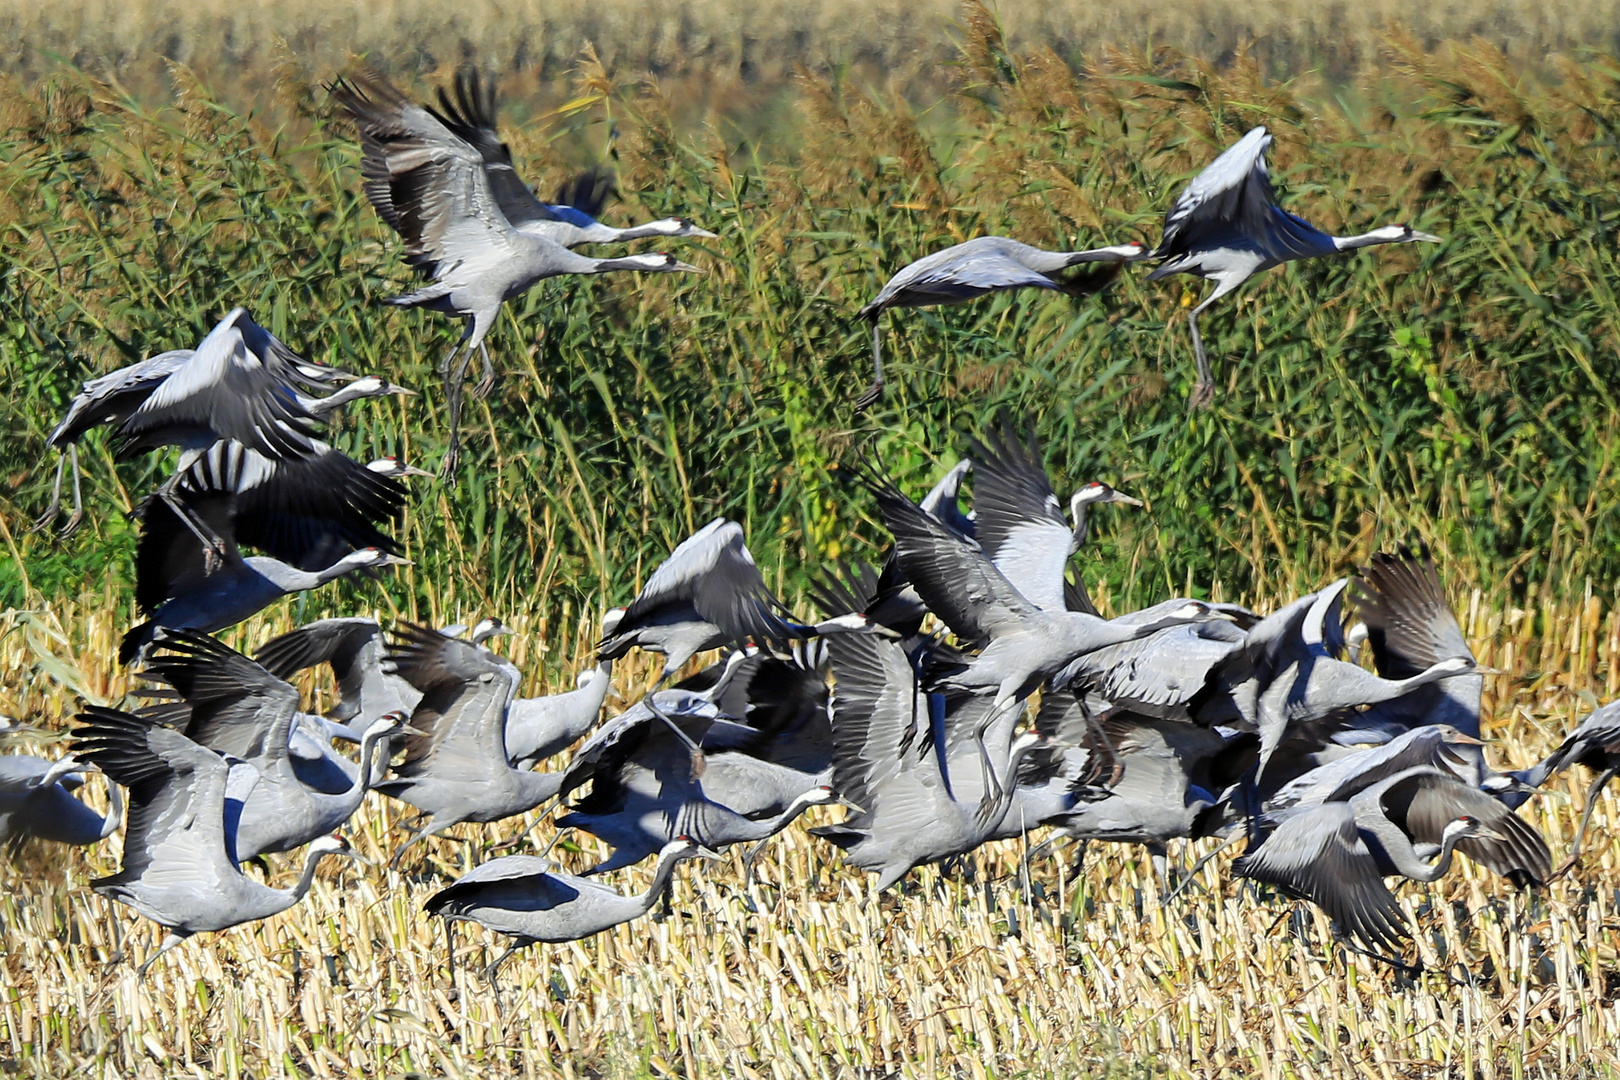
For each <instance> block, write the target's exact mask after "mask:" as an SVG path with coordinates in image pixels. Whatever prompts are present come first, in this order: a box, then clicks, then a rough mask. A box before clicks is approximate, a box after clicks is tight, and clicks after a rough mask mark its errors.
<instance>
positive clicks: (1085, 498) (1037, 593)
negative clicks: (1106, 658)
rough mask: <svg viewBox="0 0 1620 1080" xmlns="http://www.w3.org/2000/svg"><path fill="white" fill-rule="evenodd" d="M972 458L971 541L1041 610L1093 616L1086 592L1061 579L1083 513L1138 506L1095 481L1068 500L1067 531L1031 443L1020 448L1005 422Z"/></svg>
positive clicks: (1084, 529) (1081, 540)
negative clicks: (1106, 507) (1108, 505)
mask: <svg viewBox="0 0 1620 1080" xmlns="http://www.w3.org/2000/svg"><path fill="white" fill-rule="evenodd" d="M971 453H972V455H973V460H974V461H976V462H977V468H976V469H975V472H974V477H975V479H974V484H973V514H974V529H975V531H974V536H975V538H976V539H977V540H978V541H979V544H980V546H981V547H983V548H984V553H985V554H986V555H987V556H989V558H990V561H991V562H992V563H994V564H995V566H996V569H997V570H1000V571H1001V573H1002V576H1004V577H1005V578H1006V579H1007V580H1008V581H1009V582H1011V583H1012V586H1013V588H1015V589H1017V590H1018V591H1019V592H1020V593H1022V594H1023V596H1024V598H1025V599H1026V600H1028V601H1029V602H1030V603H1032V604H1034V605H1035V606H1036V607H1038V608H1041V609H1043V610H1046V611H1063V610H1072V611H1083V612H1085V613H1086V614H1088V615H1095V614H1096V613H1097V609H1096V608H1095V607H1094V606H1093V605H1092V603H1091V598H1090V596H1088V595H1087V594H1086V591H1085V586H1084V585H1083V584H1081V583H1079V582H1078V581H1077V582H1076V583H1075V584H1073V585H1071V584H1070V583H1069V581H1068V580H1067V579H1066V578H1065V577H1064V571H1065V569H1066V568H1067V567H1068V564H1069V558H1070V557H1071V556H1072V555H1073V554H1074V553H1075V552H1077V551H1079V550H1080V548H1081V547H1082V546H1083V545H1084V544H1085V542H1086V537H1087V536H1088V535H1090V531H1091V523H1090V519H1089V518H1088V516H1087V509H1088V508H1089V507H1091V506H1093V505H1100V504H1103V503H1123V504H1125V505H1126V506H1141V505H1142V501H1141V500H1140V499H1134V498H1132V497H1131V496H1129V495H1127V494H1125V493H1124V492H1122V491H1116V490H1114V489H1113V488H1111V487H1109V486H1108V485H1107V484H1104V483H1102V482H1100V481H1095V480H1094V481H1092V482H1090V483H1087V484H1083V485H1081V487H1080V488H1079V489H1078V490H1076V491H1075V492H1074V494H1073V495H1071V496H1070V498H1069V516H1070V518H1072V519H1073V524H1072V525H1071V524H1070V523H1069V522H1068V521H1065V520H1064V519H1063V511H1062V509H1061V508H1060V507H1059V505H1058V500H1057V495H1056V493H1054V492H1053V490H1052V482H1051V480H1050V478H1048V476H1047V475H1046V467H1045V466H1044V465H1043V464H1042V462H1041V452H1040V444H1039V443H1038V442H1036V441H1035V440H1034V439H1033V438H1031V439H1030V440H1029V442H1028V443H1025V442H1023V441H1021V440H1020V439H1019V438H1018V437H1017V436H1016V435H1015V434H1014V433H1013V431H1012V428H1011V425H1010V424H1008V423H1007V422H1006V421H1005V419H1004V420H1003V421H1002V423H1001V424H1000V425H999V426H998V427H996V428H992V429H990V430H989V431H987V432H986V433H985V441H984V442H981V443H979V444H977V445H975V446H974V448H973V450H972V451H971Z"/></svg>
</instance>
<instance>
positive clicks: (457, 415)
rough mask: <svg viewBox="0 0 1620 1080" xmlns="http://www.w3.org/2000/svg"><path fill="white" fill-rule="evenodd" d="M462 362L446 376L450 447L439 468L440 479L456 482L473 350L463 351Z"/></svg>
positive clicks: (458, 347) (446, 450)
mask: <svg viewBox="0 0 1620 1080" xmlns="http://www.w3.org/2000/svg"><path fill="white" fill-rule="evenodd" d="M457 350H458V351H460V352H461V362H460V363H459V364H457V365H456V366H455V369H454V370H453V371H451V372H449V373H448V374H447V375H446V376H445V385H446V392H445V399H446V402H447V403H448V405H449V412H450V445H449V446H448V447H446V448H445V451H444V462H443V464H441V465H440V466H439V478H440V479H442V480H448V481H450V482H451V483H454V482H455V473H456V466H457V464H459V463H460V461H461V392H462V385H463V384H464V383H465V382H466V381H467V368H468V367H470V366H471V365H472V350H471V349H462V348H461V347H460V346H459V345H458V346H457Z"/></svg>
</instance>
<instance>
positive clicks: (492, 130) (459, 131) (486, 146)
mask: <svg viewBox="0 0 1620 1080" xmlns="http://www.w3.org/2000/svg"><path fill="white" fill-rule="evenodd" d="M438 96H439V107H438V108H437V109H433V108H429V109H427V110H426V111H427V112H428V113H429V114H431V115H432V116H433V117H434V118H436V119H437V120H438V121H439V122H440V123H442V124H443V125H444V126H445V128H446V129H447V130H448V131H449V132H450V133H451V134H453V135H455V136H456V137H457V138H459V139H461V140H463V141H464V142H466V143H467V144H468V145H469V146H472V147H473V148H475V149H476V150H477V151H478V153H479V154H480V156H481V157H482V158H483V163H484V176H485V178H486V179H487V180H488V182H489V190H490V194H491V195H492V196H493V197H494V199H495V203H496V205H498V206H499V207H500V208H501V213H502V214H504V215H505V216H506V220H507V221H508V222H510V223H511V225H512V227H513V228H514V229H521V228H523V226H524V225H525V224H527V223H529V222H531V221H556V220H558V218H557V214H556V212H555V211H553V210H552V208H551V207H549V206H547V205H546V204H545V203H543V202H541V201H540V200H539V199H537V198H535V195H534V192H533V191H531V190H530V189H529V185H527V184H525V183H524V182H523V178H522V177H521V176H519V175H518V174H517V169H516V168H515V167H514V166H513V164H512V150H511V148H510V147H508V146H507V145H506V144H505V143H504V142H502V141H501V139H500V135H499V134H498V133H497V128H496V126H495V82H494V80H493V79H491V80H489V81H487V82H486V81H484V80H483V79H481V78H480V77H479V74H478V71H477V70H476V69H474V68H462V69H461V70H460V71H458V72H456V81H455V96H454V98H452V97H451V96H450V95H449V94H446V93H445V91H444V88H443V87H440V88H439V94H438Z"/></svg>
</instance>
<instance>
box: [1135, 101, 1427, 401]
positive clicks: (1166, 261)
mask: <svg viewBox="0 0 1620 1080" xmlns="http://www.w3.org/2000/svg"><path fill="white" fill-rule="evenodd" d="M1270 145H1271V136H1270V135H1269V134H1268V133H1267V132H1266V129H1265V128H1264V127H1255V128H1251V129H1250V130H1249V133H1248V134H1247V135H1245V136H1243V138H1241V139H1239V140H1238V141H1237V142H1236V143H1234V144H1233V145H1232V146H1231V147H1229V148H1228V149H1227V150H1226V151H1225V152H1224V153H1222V154H1221V155H1220V156H1219V157H1217V158H1216V159H1215V160H1214V161H1212V162H1210V163H1209V165H1208V166H1207V167H1206V168H1205V169H1204V171H1203V172H1201V173H1199V174H1198V175H1197V176H1195V177H1193V179H1192V182H1191V183H1189V184H1188V185H1187V187H1186V188H1185V189H1184V190H1183V191H1182V192H1181V194H1180V195H1178V196H1177V197H1176V201H1175V202H1174V203H1172V204H1171V206H1170V209H1169V210H1168V211H1167V212H1166V213H1165V215H1164V231H1163V233H1162V235H1161V236H1160V238H1159V246H1158V247H1156V248H1154V249H1153V251H1151V252H1149V253H1148V254H1147V255H1145V256H1143V258H1146V259H1154V260H1158V261H1159V266H1158V267H1157V268H1155V269H1154V271H1153V272H1152V273H1151V274H1149V275H1148V280H1149V281H1158V280H1160V279H1161V278H1166V277H1169V276H1170V275H1172V274H1196V275H1197V276H1199V277H1202V278H1208V279H1209V280H1211V281H1213V282H1215V289H1214V291H1213V292H1211V293H1210V294H1209V295H1208V296H1206V297H1205V298H1204V300H1203V302H1202V303H1200V304H1199V305H1198V306H1196V307H1194V308H1193V309H1192V311H1190V312H1188V314H1187V326H1188V328H1189V329H1190V330H1191V331H1192V340H1193V353H1194V355H1195V357H1196V358H1197V361H1198V383H1197V385H1196V386H1195V387H1194V388H1193V393H1192V400H1191V406H1192V407H1193V408H1206V407H1207V406H1208V405H1209V404H1210V402H1211V401H1213V400H1214V397H1215V380H1214V377H1213V376H1212V375H1211V374H1210V370H1209V359H1208V358H1207V357H1206V356H1205V355H1204V341H1203V338H1202V337H1200V336H1199V333H1198V316H1199V315H1202V314H1203V313H1204V310H1205V309H1206V308H1208V307H1209V306H1210V305H1211V304H1213V303H1214V302H1215V301H1217V300H1219V299H1220V298H1221V297H1223V296H1225V295H1226V294H1227V293H1229V292H1231V291H1232V290H1234V289H1236V288H1237V287H1238V286H1239V285H1242V284H1243V283H1244V282H1245V281H1248V280H1249V279H1250V278H1251V277H1253V276H1254V275H1256V274H1258V273H1260V272H1261V271H1264V270H1269V269H1271V268H1272V267H1273V266H1280V265H1282V264H1283V263H1286V262H1293V261H1294V260H1296V259H1311V258H1316V257H1318V256H1323V255H1338V254H1341V253H1344V252H1349V251H1355V250H1357V249H1358V248H1364V247H1371V246H1373V245H1374V244H1411V243H1416V242H1418V241H1423V242H1426V243H1431V244H1438V243H1440V237H1438V236H1433V235H1431V234H1429V233H1426V232H1418V231H1417V230H1416V229H1414V228H1412V227H1411V226H1409V225H1384V226H1381V227H1380V228H1377V229H1374V230H1372V231H1371V232H1366V233H1362V234H1360V235H1359V236H1330V235H1329V234H1327V233H1325V232H1322V231H1321V230H1320V229H1318V228H1316V227H1315V226H1314V225H1311V224H1310V223H1309V222H1306V221H1304V220H1303V219H1301V218H1299V217H1296V216H1295V215H1293V214H1290V213H1289V212H1288V211H1286V210H1284V209H1283V208H1282V207H1280V206H1278V205H1277V198H1276V193H1275V192H1274V191H1273V190H1272V187H1271V174H1270V172H1269V171H1267V169H1266V147H1268V146H1270Z"/></svg>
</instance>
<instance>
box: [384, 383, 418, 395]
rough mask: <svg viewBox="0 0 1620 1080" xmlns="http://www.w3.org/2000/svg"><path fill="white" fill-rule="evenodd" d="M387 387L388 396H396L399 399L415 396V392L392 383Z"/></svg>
mask: <svg viewBox="0 0 1620 1080" xmlns="http://www.w3.org/2000/svg"><path fill="white" fill-rule="evenodd" d="M388 385H389V390H388V392H389V393H390V394H398V395H399V396H400V397H415V396H416V391H415V390H412V389H410V388H409V387H405V386H395V385H394V384H393V383H389V384H388Z"/></svg>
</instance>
